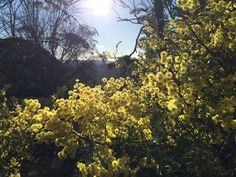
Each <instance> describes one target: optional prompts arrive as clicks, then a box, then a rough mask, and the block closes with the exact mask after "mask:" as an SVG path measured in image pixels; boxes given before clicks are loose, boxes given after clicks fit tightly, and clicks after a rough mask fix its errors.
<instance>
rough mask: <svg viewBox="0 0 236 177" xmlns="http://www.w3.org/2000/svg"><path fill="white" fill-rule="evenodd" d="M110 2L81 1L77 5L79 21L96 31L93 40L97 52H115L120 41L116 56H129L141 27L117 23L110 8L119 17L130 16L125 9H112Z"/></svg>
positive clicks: (101, 0) (96, 0) (106, 0)
mask: <svg viewBox="0 0 236 177" xmlns="http://www.w3.org/2000/svg"><path fill="white" fill-rule="evenodd" d="M109 1H110V2H109ZM111 1H112V0H82V1H81V2H80V4H79V5H80V9H81V10H80V15H79V16H80V20H82V22H83V23H86V24H87V25H89V26H92V27H94V28H95V29H96V30H97V32H98V34H99V35H98V36H97V37H96V38H95V39H96V40H97V41H98V43H97V49H98V50H99V52H102V51H108V52H115V50H116V45H117V43H118V42H119V41H122V43H120V45H119V48H118V55H119V54H120V55H126V54H130V53H131V52H132V51H133V49H134V46H135V40H136V38H137V35H138V33H139V30H140V28H141V26H140V25H136V24H132V23H130V22H124V21H123V22H117V20H118V18H117V14H116V12H115V11H114V9H112V7H113V8H115V9H116V11H117V12H118V13H119V15H120V16H121V17H124V18H129V17H132V16H130V14H129V12H128V10H127V9H124V8H122V7H117V6H115V7H114V4H113V6H112V4H110V3H111ZM109 4H110V5H109Z"/></svg>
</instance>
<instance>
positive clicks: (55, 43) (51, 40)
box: [0, 0, 97, 60]
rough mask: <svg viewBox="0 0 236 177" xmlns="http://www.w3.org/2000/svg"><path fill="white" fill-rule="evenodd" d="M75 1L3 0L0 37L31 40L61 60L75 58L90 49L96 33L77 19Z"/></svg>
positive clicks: (0, 16) (92, 46)
mask: <svg viewBox="0 0 236 177" xmlns="http://www.w3.org/2000/svg"><path fill="white" fill-rule="evenodd" d="M77 2H78V0H66V1H65V0H60V1H54V0H48V1H43V0H19V1H18V0H13V1H12V0H9V1H6V4H5V5H4V6H3V7H2V8H1V15H0V22H1V24H2V25H1V36H2V37H4V38H7V37H13V38H16V37H18V38H24V39H27V40H30V41H33V42H34V43H35V44H36V45H39V46H41V47H44V48H45V49H47V50H49V51H50V53H51V54H52V55H54V56H56V57H57V58H59V59H61V60H63V59H72V58H73V59H75V58H76V59H78V56H81V55H83V54H85V53H88V52H90V51H92V50H93V49H94V47H95V41H94V40H93V37H94V36H95V35H96V34H97V33H96V31H95V30H94V29H92V28H90V27H88V26H86V25H82V24H80V23H79V22H78V20H77V13H76V11H78V9H77V8H76V6H77V5H76V3H77ZM68 34H70V35H68ZM71 35H73V36H74V37H75V38H74V39H73V41H72V38H71V37H69V36H71ZM75 39H76V41H75ZM72 44H73V45H72Z"/></svg>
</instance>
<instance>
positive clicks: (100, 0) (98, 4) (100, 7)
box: [86, 0, 112, 15]
mask: <svg viewBox="0 0 236 177" xmlns="http://www.w3.org/2000/svg"><path fill="white" fill-rule="evenodd" d="M86 4H87V6H88V8H89V9H91V10H92V11H93V12H94V13H95V14H97V15H107V14H108V13H109V12H110V10H111V6H112V3H111V0H87V3H86Z"/></svg>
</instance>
